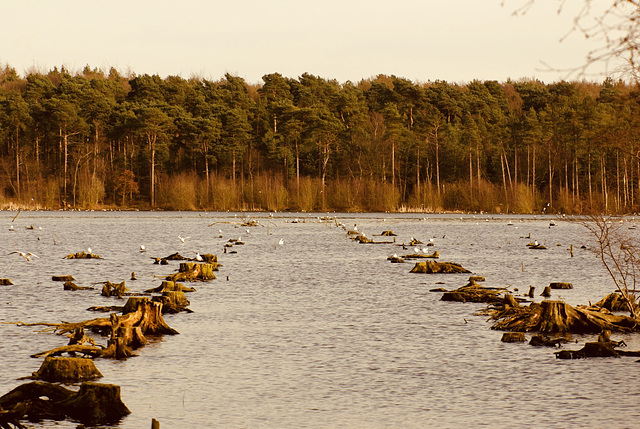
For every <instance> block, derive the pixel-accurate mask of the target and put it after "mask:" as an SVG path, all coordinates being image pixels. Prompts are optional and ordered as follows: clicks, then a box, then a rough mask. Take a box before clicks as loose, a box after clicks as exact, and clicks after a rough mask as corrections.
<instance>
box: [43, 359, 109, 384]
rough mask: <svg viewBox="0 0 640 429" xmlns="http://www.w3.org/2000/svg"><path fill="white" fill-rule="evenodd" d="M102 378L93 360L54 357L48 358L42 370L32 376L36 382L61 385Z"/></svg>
mask: <svg viewBox="0 0 640 429" xmlns="http://www.w3.org/2000/svg"><path fill="white" fill-rule="evenodd" d="M101 377H102V374H101V373H100V371H98V368H96V365H95V364H94V362H93V360H92V359H85V358H78V357H53V356H49V357H46V358H45V359H44V361H43V362H42V365H41V366H40V369H38V371H36V372H34V373H33V375H32V376H31V378H33V379H34V380H44V381H50V382H61V383H77V382H79V381H88V380H96V379H98V378H101Z"/></svg>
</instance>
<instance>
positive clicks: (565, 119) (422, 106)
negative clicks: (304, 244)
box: [0, 66, 640, 213]
mask: <svg viewBox="0 0 640 429" xmlns="http://www.w3.org/2000/svg"><path fill="white" fill-rule="evenodd" d="M0 166H1V167H2V168H1V169H0V201H1V202H2V203H3V205H4V206H5V207H6V206H8V205H13V206H15V207H27V208H48V209H57V208H80V209H97V208H105V207H106V208H142V209H148V208H159V209H171V210H192V209H204V210H278V211H283V210H296V211H326V210H338V211H396V210H420V211H440V210H462V211H487V212H496V211H500V212H519V213H537V212H541V211H546V212H564V213H585V212H593V211H597V212H615V213H633V212H637V211H638V207H639V206H640V92H639V91H638V88H637V87H634V86H630V85H627V84H625V83H623V82H614V81H612V80H606V81H604V82H603V83H602V84H599V83H593V82H557V83H552V84H545V83H542V82H540V81H535V80H520V81H517V82H514V81H507V82H505V83H499V82H496V81H485V82H481V81H473V82H470V83H467V84H452V83H447V82H442V81H436V82H427V83H416V82H412V81H409V80H407V79H403V78H399V77H395V76H384V75H380V76H377V77H375V78H371V79H364V80H362V81H360V82H358V83H352V82H346V83H339V82H337V81H335V80H328V79H323V78H321V77H318V76H313V75H310V74H303V75H302V76H300V77H298V78H297V79H293V78H287V77H283V76H281V75H280V74H278V73H273V74H268V75H265V76H264V77H263V83H262V84H259V85H258V84H249V83H247V82H245V81H244V80H243V79H242V78H240V77H237V76H232V75H229V74H227V75H225V76H224V78H223V79H220V80H218V81H210V80H207V79H202V78H192V79H183V78H181V77H176V76H169V77H167V78H165V79H162V78H160V77H159V76H155V75H154V76H149V75H141V76H137V75H132V76H123V75H121V74H120V73H119V72H118V71H117V70H115V69H111V70H109V72H108V73H107V72H104V71H102V70H99V69H91V68H90V67H88V66H87V67H85V69H84V70H83V71H82V72H76V73H70V72H69V71H68V70H65V69H64V68H61V69H60V70H58V69H57V68H54V69H53V70H51V71H49V72H47V73H42V72H35V71H34V72H29V73H28V75H26V76H25V77H22V76H20V75H18V74H17V73H16V71H15V69H13V68H11V67H9V66H5V67H4V68H3V69H0Z"/></svg>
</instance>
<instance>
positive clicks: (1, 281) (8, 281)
mask: <svg viewBox="0 0 640 429" xmlns="http://www.w3.org/2000/svg"><path fill="white" fill-rule="evenodd" d="M12 284H13V283H12V282H11V279H0V286H11V285H12Z"/></svg>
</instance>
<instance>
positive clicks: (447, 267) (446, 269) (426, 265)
mask: <svg viewBox="0 0 640 429" xmlns="http://www.w3.org/2000/svg"><path fill="white" fill-rule="evenodd" d="M411 272H412V273H425V274H436V273H443V274H455V273H470V272H471V271H469V270H467V269H465V268H463V267H462V265H460V264H457V263H455V262H437V261H422V262H417V263H416V264H415V266H414V267H413V268H412V269H411Z"/></svg>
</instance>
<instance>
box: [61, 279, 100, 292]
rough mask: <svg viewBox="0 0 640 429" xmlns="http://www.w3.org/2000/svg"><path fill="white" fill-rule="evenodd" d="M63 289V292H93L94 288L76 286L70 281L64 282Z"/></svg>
mask: <svg viewBox="0 0 640 429" xmlns="http://www.w3.org/2000/svg"><path fill="white" fill-rule="evenodd" d="M63 289H64V290H93V289H94V288H92V287H90V286H78V285H77V284H75V283H74V282H72V281H66V282H64V286H63Z"/></svg>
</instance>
